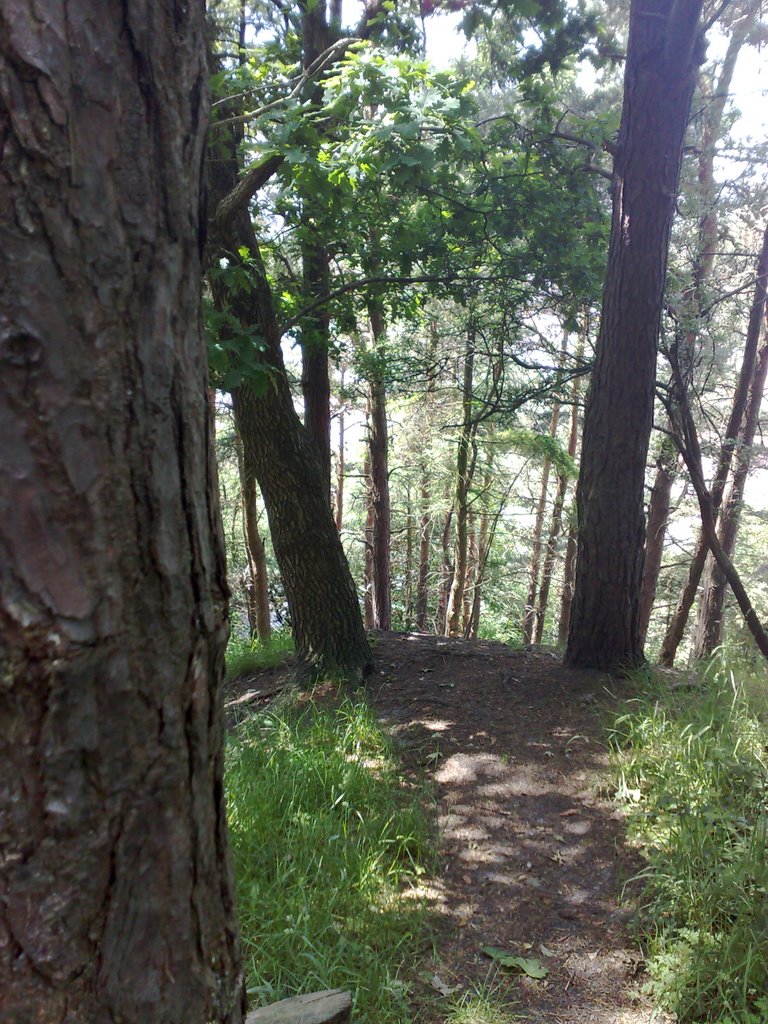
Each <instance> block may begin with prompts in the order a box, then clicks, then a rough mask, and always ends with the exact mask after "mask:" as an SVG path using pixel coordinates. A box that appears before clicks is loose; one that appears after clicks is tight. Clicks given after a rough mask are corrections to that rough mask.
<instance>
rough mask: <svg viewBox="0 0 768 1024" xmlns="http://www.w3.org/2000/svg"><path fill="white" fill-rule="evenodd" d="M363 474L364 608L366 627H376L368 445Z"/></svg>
mask: <svg viewBox="0 0 768 1024" xmlns="http://www.w3.org/2000/svg"><path fill="white" fill-rule="evenodd" d="M370 429H371V428H370V420H368V432H369V434H370ZM363 475H364V477H365V556H364V566H365V568H364V572H365V599H364V602H363V608H364V612H365V628H366V629H375V628H376V618H375V616H374V612H373V588H374V582H373V576H374V572H373V524H374V520H375V515H374V511H373V485H372V483H371V449H370V446H366V449H365V461H364V463H363Z"/></svg>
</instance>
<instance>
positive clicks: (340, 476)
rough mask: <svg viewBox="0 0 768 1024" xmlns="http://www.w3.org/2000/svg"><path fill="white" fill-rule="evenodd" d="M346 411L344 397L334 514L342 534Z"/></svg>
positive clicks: (342, 384) (340, 409)
mask: <svg viewBox="0 0 768 1024" xmlns="http://www.w3.org/2000/svg"><path fill="white" fill-rule="evenodd" d="M341 388H342V390H343V388H344V370H343V369H342V371H341ZM345 411H346V407H345V405H344V399H343V397H342V399H341V403H340V405H339V458H338V462H337V463H336V503H335V510H334V514H335V516H336V529H337V530H338V532H339V533H341V528H342V526H343V524H344V472H345V469H346V466H345V453H344V427H345V423H344V420H345Z"/></svg>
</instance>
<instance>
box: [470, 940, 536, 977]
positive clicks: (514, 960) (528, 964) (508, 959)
mask: <svg viewBox="0 0 768 1024" xmlns="http://www.w3.org/2000/svg"><path fill="white" fill-rule="evenodd" d="M481 952H482V953H485V955H486V956H489V957H490V958H491V960H495V961H496V962H497V963H498V964H500V965H501V966H502V967H509V968H511V969H512V970H518V971H522V972H523V974H526V975H527V976H528V977H529V978H546V976H547V975H548V974H549V969H548V968H547V967H545V966H544V964H543V963H542V962H541V960H535V959H533V958H530V957H525V956H515V955H514V954H513V953H509V952H507V950H505V949H497V948H496V946H483V948H482V950H481Z"/></svg>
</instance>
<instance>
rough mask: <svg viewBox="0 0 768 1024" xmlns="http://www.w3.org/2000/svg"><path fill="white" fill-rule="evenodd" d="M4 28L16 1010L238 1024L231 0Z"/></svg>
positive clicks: (3, 542)
mask: <svg viewBox="0 0 768 1024" xmlns="http://www.w3.org/2000/svg"><path fill="white" fill-rule="evenodd" d="M0 24H2V26H3V31H2V33H0V137H2V139H3V160H2V166H1V167H0V223H1V224H2V230H1V231H0V245H2V250H3V252H2V258H0V322H1V323H2V342H1V343H0V345H1V347H0V358H1V359H2V363H3V372H2V375H0V390H2V392H3V394H2V400H1V401H0V406H1V407H2V437H3V449H2V451H3V454H2V456H0V458H2V460H3V462H4V466H3V469H4V474H3V475H4V486H3V488H2V490H1V491H0V509H2V514H1V515H0V551H1V552H2V555H1V556H0V638H1V640H2V656H1V659H0V660H1V661H2V679H3V683H2V688H0V717H1V718H2V723H3V728H2V741H0V746H2V757H3V782H2V788H0V835H2V847H3V856H2V866H1V867H0V1017H1V1018H2V1020H3V1021H4V1022H8V1024H48V1022H53V1021H57V1022H62V1024H63V1022H66V1024H114V1022H115V1021H122V1022H126V1024H139V1022H141V1024H210V1022H214V1021H215V1022H217V1024H223V1022H227V1024H235V1022H239V1021H241V1020H242V1012H243V1000H242V995H241V993H242V978H241V975H240V968H239V956H238V942H237V935H236V928H235V921H234V897H233V889H232V883H231V878H230V872H229V867H228V863H227V861H228V857H227V836H226V825H225V815H224V799H223V790H222V768H223V762H222V750H223V744H222V740H223V736H222V722H221V696H220V689H221V680H222V674H223V662H224V646H225V643H226V637H227V623H226V601H227V585H226V577H225V572H224V562H223V539H222V535H221V530H220V524H219V517H218V503H217V498H216V480H215V466H214V463H213V452H212V446H211V443H210V434H209V423H208V411H207V410H208V405H207V401H206V360H205V350H204V346H203V343H202V339H201V336H200V329H199V325H200V257H199V251H198V246H199V228H200V225H199V223H198V201H199V197H200V194H201V180H200V170H201V165H202V153H203V141H204V135H205V126H206V121H207V86H206V80H207V74H206V66H205V59H204V45H203V5H202V3H201V2H190V3H187V4H184V5H182V4H177V3H170V2H159V0H158V2H157V3H154V4H149V5H148V4H146V3H139V2H135V0H121V2H119V3H118V2H115V0H69V3H67V4H62V3H60V2H59V0H38V2H37V3H35V4H34V5H32V4H18V3H15V2H12V0H0Z"/></svg>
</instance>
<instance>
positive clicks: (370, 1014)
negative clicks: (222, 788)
mask: <svg viewBox="0 0 768 1024" xmlns="http://www.w3.org/2000/svg"><path fill="white" fill-rule="evenodd" d="M226 783H227V793H228V808H229V825H230V836H231V843H232V848H233V857H234V864H235V873H236V883H237V900H238V910H239V917H240V927H241V931H242V936H243V953H244V961H245V967H246V977H247V987H248V990H249V992H250V999H251V1003H252V1005H256V1004H259V1003H269V1002H273V1001H275V1000H277V999H282V998H285V997H286V996H289V995H295V994H299V993H302V992H310V991H314V990H317V989H325V988H336V987H338V988H344V989H348V990H350V991H351V992H352V993H353V997H354V1005H353V1019H354V1020H355V1021H356V1022H359V1024H366V1022H367V1024H374V1022H375V1024H395V1022H396V1024H401V1022H404V1021H407V1020H409V1012H408V989H407V985H406V983H405V981H404V980H403V979H404V968H405V967H406V966H408V967H412V966H413V964H414V961H415V959H417V958H418V957H419V954H420V952H421V951H422V947H423V944H424V942H425V940H426V935H427V932H426V922H427V920H428V916H427V910H426V907H425V905H424V901H423V900H422V899H420V898H419V897H418V896H417V895H416V885H417V880H418V877H419V876H420V875H421V874H422V872H423V871H424V870H425V865H426V863H427V862H428V861H429V860H430V858H431V856H432V853H431V849H432V843H431V836H430V830H429V826H428V822H427V817H426V814H425V811H424V806H423V794H422V793H419V792H417V791H416V790H414V789H409V788H408V787H407V786H406V784H405V783H404V781H403V779H402V778H401V777H400V775H399V773H398V768H397V764H396V762H395V759H394V757H393V754H392V750H391V748H390V745H389V743H388V741H387V739H386V737H385V736H384V735H383V733H382V732H381V730H380V729H379V727H378V725H377V723H376V721H375V719H374V717H373V716H372V714H371V713H370V711H368V710H367V709H366V708H365V707H364V706H363V705H361V704H358V703H352V702H350V701H344V702H343V703H342V704H341V706H340V707H338V708H337V709H335V710H328V709H321V708H319V707H317V706H315V705H312V704H310V705H309V706H308V707H307V708H306V709H305V710H304V711H303V712H302V713H300V714H299V713H297V712H296V711H295V709H294V710H289V711H287V712H281V713H266V714H262V715H260V716H257V717H254V718H252V719H250V720H248V721H247V722H245V723H243V724H242V725H241V726H240V728H239V729H238V732H237V734H236V736H235V738H234V740H233V741H231V743H230V746H229V749H228V752H227V774H226Z"/></svg>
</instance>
